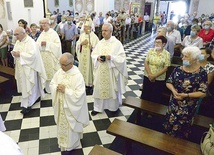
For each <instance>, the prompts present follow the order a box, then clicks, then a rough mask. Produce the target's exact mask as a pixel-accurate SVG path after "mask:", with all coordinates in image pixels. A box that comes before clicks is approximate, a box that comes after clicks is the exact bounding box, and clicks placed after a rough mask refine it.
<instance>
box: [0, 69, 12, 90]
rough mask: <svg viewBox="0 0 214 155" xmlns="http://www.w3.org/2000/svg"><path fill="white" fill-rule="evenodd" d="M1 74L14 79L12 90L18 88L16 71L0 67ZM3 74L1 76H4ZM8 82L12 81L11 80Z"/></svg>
mask: <svg viewBox="0 0 214 155" xmlns="http://www.w3.org/2000/svg"><path fill="white" fill-rule="evenodd" d="M0 73H3V74H5V76H6V75H9V76H12V78H11V82H12V88H13V89H15V88H16V80H15V69H14V68H11V67H6V66H1V65H0ZM3 74H1V75H2V76H4V75H3ZM7 77H8V76H7ZM8 80H10V78H9V79H8Z"/></svg>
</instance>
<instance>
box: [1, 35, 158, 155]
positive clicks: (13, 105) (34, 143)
mask: <svg viewBox="0 0 214 155" xmlns="http://www.w3.org/2000/svg"><path fill="white" fill-rule="evenodd" d="M154 37H155V36H154V35H153V34H150V33H149V34H145V35H143V36H141V37H139V38H137V39H136V40H133V41H131V42H128V43H126V44H124V48H125V51H126V54H127V66H128V74H129V81H128V85H127V87H126V88H127V92H126V93H125V94H124V95H123V98H125V97H126V96H135V97H137V96H140V95H141V92H140V91H139V87H140V85H141V84H142V78H143V70H144V66H143V64H144V59H145V57H146V54H147V50H148V48H150V47H151V46H152V45H153V40H154ZM20 100H21V96H13V98H12V101H11V102H8V103H1V104H0V113H1V116H2V118H3V120H4V121H5V126H6V128H7V130H6V131H5V133H6V134H7V135H9V136H10V137H11V138H12V139H13V140H14V141H15V142H17V143H18V145H19V146H20V147H21V149H22V151H23V153H24V154H25V155H38V154H40V155H60V154H61V152H60V150H59V148H58V145H57V138H56V134H57V133H56V125H55V122H54V116H53V114H54V113H53V108H52V104H51V96H50V95H49V94H46V97H45V98H43V99H42V100H41V101H40V102H37V103H36V104H35V105H34V106H33V108H32V111H31V112H30V113H29V114H27V115H26V116H23V115H22V114H21V113H20ZM87 101H88V108H89V117H90V125H89V126H87V127H86V128H85V129H84V135H83V139H82V140H81V146H79V148H78V149H77V150H75V152H76V153H75V154H77V155H87V154H88V153H89V152H90V151H91V149H92V148H93V146H94V145H95V144H98V145H102V146H104V147H107V148H108V147H109V146H110V144H111V143H112V142H113V140H114V138H115V137H114V136H111V135H109V134H107V133H106V129H107V127H108V126H109V125H110V123H111V122H112V121H113V120H114V119H115V118H119V119H121V120H127V119H128V117H129V116H130V115H131V113H132V112H133V109H132V108H129V107H126V106H121V107H120V108H119V110H118V112H117V113H116V114H112V113H110V112H109V111H105V112H103V113H101V114H98V115H96V116H91V114H90V112H91V111H92V109H93V98H92V96H87Z"/></svg>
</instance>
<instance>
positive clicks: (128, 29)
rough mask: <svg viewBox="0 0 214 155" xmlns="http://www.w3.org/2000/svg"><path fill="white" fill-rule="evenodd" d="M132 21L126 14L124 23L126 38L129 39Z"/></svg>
mask: <svg viewBox="0 0 214 155" xmlns="http://www.w3.org/2000/svg"><path fill="white" fill-rule="evenodd" d="M131 22H132V20H131V18H130V15H129V14H127V16H126V20H125V23H126V38H127V39H128V38H130V37H131V25H132V23H131Z"/></svg>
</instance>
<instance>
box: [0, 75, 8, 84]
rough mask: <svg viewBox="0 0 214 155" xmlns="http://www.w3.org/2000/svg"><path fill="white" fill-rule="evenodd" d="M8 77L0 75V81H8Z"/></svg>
mask: <svg viewBox="0 0 214 155" xmlns="http://www.w3.org/2000/svg"><path fill="white" fill-rule="evenodd" d="M8 80H9V79H8V78H5V77H3V76H0V83H4V82H6V81H8Z"/></svg>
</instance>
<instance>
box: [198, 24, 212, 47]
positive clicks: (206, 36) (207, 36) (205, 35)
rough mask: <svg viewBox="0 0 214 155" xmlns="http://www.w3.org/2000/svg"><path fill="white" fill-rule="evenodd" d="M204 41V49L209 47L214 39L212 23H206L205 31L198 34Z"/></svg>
mask: <svg viewBox="0 0 214 155" xmlns="http://www.w3.org/2000/svg"><path fill="white" fill-rule="evenodd" d="M198 36H199V37H201V38H202V39H203V43H204V47H208V46H209V44H210V42H211V41H212V39H213V38H214V30H213V29H212V22H211V21H208V20H207V21H205V22H204V24H203V29H201V31H200V32H199V34H198Z"/></svg>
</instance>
